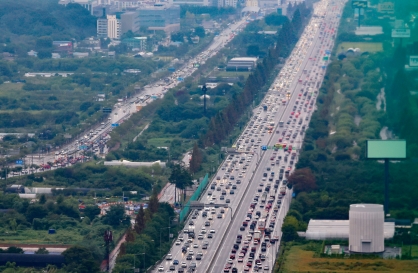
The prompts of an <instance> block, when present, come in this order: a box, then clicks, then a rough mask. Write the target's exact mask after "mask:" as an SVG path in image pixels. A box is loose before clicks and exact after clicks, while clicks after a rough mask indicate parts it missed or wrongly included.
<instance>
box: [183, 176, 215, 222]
mask: <svg viewBox="0 0 418 273" xmlns="http://www.w3.org/2000/svg"><path fill="white" fill-rule="evenodd" d="M208 182H209V175H208V174H206V175H205V177H204V178H203V180H202V182H200V185H199V187H197V189H196V190H195V192H194V193H193V195H192V196H191V197H190V199H189V201H188V202H187V203H186V204H185V205H184V207H183V209H182V210H181V212H180V222H183V221H184V219H186V217H187V214H188V213H189V210H190V202H191V201H196V200H197V199H199V196H200V194H201V193H202V192H203V191H204V190H205V188H206V185H207V184H208Z"/></svg>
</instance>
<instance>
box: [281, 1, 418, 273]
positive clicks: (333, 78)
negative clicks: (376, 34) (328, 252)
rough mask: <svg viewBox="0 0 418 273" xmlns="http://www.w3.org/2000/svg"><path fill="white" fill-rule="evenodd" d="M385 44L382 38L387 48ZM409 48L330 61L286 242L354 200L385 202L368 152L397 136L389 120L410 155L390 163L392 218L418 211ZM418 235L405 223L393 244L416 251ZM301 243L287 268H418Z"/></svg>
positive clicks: (342, 212)
mask: <svg viewBox="0 0 418 273" xmlns="http://www.w3.org/2000/svg"><path fill="white" fill-rule="evenodd" d="M347 6H350V5H349V4H347ZM345 10H348V8H347V7H346V9H345ZM348 25H349V24H348ZM347 28H348V26H347V24H342V25H341V26H340V30H344V29H347ZM339 33H341V32H339ZM340 36H341V35H340ZM385 45H386V43H385V42H383V47H384V48H385ZM408 50H412V49H408ZM410 52H412V51H410ZM407 53H409V52H408V51H407V50H405V49H404V48H402V47H400V46H398V47H396V48H395V49H394V48H392V47H389V48H388V49H385V52H376V53H369V54H366V55H362V56H355V57H348V58H344V59H343V60H335V61H333V62H331V63H330V64H329V65H328V68H327V73H326V75H325V78H324V82H323V85H322V87H321V88H320V89H319V92H318V98H317V106H318V109H317V110H316V111H314V113H313V115H312V118H311V122H310V124H309V129H308V130H307V131H306V137H305V139H304V144H303V147H302V151H301V153H300V157H299V161H298V163H297V165H296V171H295V172H294V173H293V174H292V175H291V176H290V177H289V186H290V187H293V188H294V192H295V193H296V198H294V200H293V201H292V204H291V207H290V210H289V213H288V215H287V216H286V218H285V220H284V223H283V227H282V231H283V241H284V242H290V241H293V242H295V241H296V242H303V240H301V239H300V238H298V236H297V233H296V232H297V231H304V230H306V228H307V223H308V221H309V220H310V219H335V220H345V219H348V211H349V206H350V204H355V203H377V204H383V198H384V195H383V192H384V183H383V181H384V170H383V165H382V164H381V163H379V162H377V161H372V160H367V159H366V158H365V148H366V147H365V143H366V140H367V139H380V138H386V137H389V138H391V135H390V132H389V135H388V136H386V135H385V130H382V128H383V127H384V126H389V128H390V130H393V131H394V135H395V137H396V138H398V137H399V138H405V139H406V140H407V159H406V160H403V161H401V162H397V163H396V164H395V163H391V164H390V178H389V180H390V190H389V191H390V214H391V217H393V218H397V219H408V220H412V219H414V218H415V217H417V215H418V211H417V210H416V203H415V201H413V200H415V196H416V194H417V192H416V188H417V181H416V179H415V177H416V176H417V175H418V173H417V171H416V162H415V161H416V159H415V158H416V153H417V150H416V149H417V146H416V145H417V142H416V138H414V137H413V134H414V132H415V131H416V130H417V129H418V127H417V123H416V119H415V118H414V117H415V116H416V115H415V112H416V107H417V103H416V102H417V101H416V97H415V96H414V95H413V93H411V92H410V91H411V90H415V88H416V83H415V82H414V81H413V79H414V78H415V77H416V76H417V75H416V74H415V72H406V71H404V69H403V67H404V65H405V62H406V54H407ZM382 91H385V93H386V101H384V100H380V99H379V97H380V96H379V95H381V94H382ZM399 109H402V111H400V110H399ZM390 130H389V131H390ZM415 234H416V230H412V231H410V233H408V231H407V230H405V229H399V230H397V233H396V235H395V237H394V239H393V240H392V241H391V242H389V244H393V245H395V246H400V245H404V246H405V245H409V246H411V248H410V249H411V250H412V245H413V244H417V242H418V241H417V239H416V236H415ZM301 248H302V247H299V246H293V247H291V249H292V250H291V251H290V253H289V254H288V255H287V256H286V257H285V258H283V259H282V260H281V261H280V264H281V263H282V262H283V260H284V261H285V264H284V267H281V271H280V272H299V271H306V272H308V271H311V272H312V271H316V270H321V272H328V271H330V272H340V271H341V272H342V271H344V272H351V271H353V272H354V271H356V272H369V271H393V272H414V271H416V269H414V266H416V265H415V264H413V263H403V262H402V263H399V262H396V261H379V262H378V263H375V262H369V261H363V260H361V261H356V262H354V261H353V262H347V261H346V262H338V261H335V262H331V261H330V260H329V259H317V258H315V259H313V257H312V254H311V253H309V252H306V251H302V249H301ZM407 248H409V247H407ZM413 253H414V252H413V251H405V253H404V255H403V258H404V259H411V258H412V257H414V256H413V255H415V254H413ZM295 257H298V258H297V259H298V260H301V257H303V258H302V260H303V261H306V263H305V262H304V263H299V264H295V263H294V261H293V260H294V258H295ZM411 266H412V267H411ZM350 270H351V271H350Z"/></svg>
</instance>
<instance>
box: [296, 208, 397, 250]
mask: <svg viewBox="0 0 418 273" xmlns="http://www.w3.org/2000/svg"><path fill="white" fill-rule="evenodd" d="M394 235H395V223H394V222H384V211H383V205H379V204H353V205H350V212H349V220H310V221H309V224H308V229H307V231H306V233H305V234H304V236H305V237H306V239H308V240H326V239H348V241H349V247H348V249H349V251H350V252H359V253H381V252H383V251H384V250H385V246H384V240H385V239H391V238H393V236H394Z"/></svg>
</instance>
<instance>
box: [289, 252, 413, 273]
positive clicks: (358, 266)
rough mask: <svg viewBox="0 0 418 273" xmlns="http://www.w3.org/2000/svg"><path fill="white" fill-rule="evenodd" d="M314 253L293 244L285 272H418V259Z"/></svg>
mask: <svg viewBox="0 0 418 273" xmlns="http://www.w3.org/2000/svg"><path fill="white" fill-rule="evenodd" d="M313 255H314V252H313V251H306V250H304V249H303V246H293V247H292V248H291V249H290V251H289V252H288V253H287V256H286V258H285V262H284V268H283V269H284V270H283V272H285V273H291V272H295V273H296V272H298V273H302V272H303V273H308V272H311V273H313V272H335V273H339V272H341V273H342V272H345V273H354V272H356V273H371V272H393V273H395V272H396V273H407V272H408V273H410V272H411V273H412V272H418V261H412V260H404V261H401V260H383V259H337V258H315V257H313Z"/></svg>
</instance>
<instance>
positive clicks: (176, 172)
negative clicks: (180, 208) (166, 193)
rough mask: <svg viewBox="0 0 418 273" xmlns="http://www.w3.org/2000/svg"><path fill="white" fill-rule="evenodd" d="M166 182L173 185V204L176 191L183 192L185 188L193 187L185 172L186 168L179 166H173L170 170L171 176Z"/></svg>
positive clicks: (190, 178)
mask: <svg viewBox="0 0 418 273" xmlns="http://www.w3.org/2000/svg"><path fill="white" fill-rule="evenodd" d="M168 181H170V183H171V184H174V185H175V191H174V192H175V193H174V198H175V199H174V202H176V198H177V193H176V190H177V189H181V190H185V189H186V187H188V186H191V185H193V182H192V176H191V175H190V173H189V172H188V171H187V170H186V168H184V166H182V165H179V164H175V165H174V166H173V167H172V168H171V174H170V177H169V178H168Z"/></svg>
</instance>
